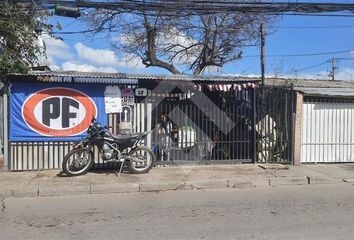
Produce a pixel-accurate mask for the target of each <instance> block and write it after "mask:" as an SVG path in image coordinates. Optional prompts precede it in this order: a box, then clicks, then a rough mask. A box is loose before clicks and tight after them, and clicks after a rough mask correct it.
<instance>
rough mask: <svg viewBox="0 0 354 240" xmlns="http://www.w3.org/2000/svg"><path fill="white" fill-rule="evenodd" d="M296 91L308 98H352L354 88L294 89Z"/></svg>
mask: <svg viewBox="0 0 354 240" xmlns="http://www.w3.org/2000/svg"><path fill="white" fill-rule="evenodd" d="M294 90H296V91H300V92H303V93H304V94H305V95H308V96H328V97H352V96H354V89H353V88H312V87H310V88H309V87H294Z"/></svg>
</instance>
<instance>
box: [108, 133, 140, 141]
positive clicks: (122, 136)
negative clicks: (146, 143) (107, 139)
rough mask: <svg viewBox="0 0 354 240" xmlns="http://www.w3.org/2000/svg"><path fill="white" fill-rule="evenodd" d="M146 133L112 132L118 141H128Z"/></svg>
mask: <svg viewBox="0 0 354 240" xmlns="http://www.w3.org/2000/svg"><path fill="white" fill-rule="evenodd" d="M144 135H145V133H134V134H117V135H116V134H112V137H113V138H114V139H115V140H117V141H126V140H130V139H136V138H142V137H143V136H144Z"/></svg>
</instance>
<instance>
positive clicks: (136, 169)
mask: <svg viewBox="0 0 354 240" xmlns="http://www.w3.org/2000/svg"><path fill="white" fill-rule="evenodd" d="M129 155H130V156H133V157H136V158H139V159H141V160H144V164H139V163H137V162H133V161H130V163H129V165H128V166H129V170H130V172H131V173H134V174H144V173H148V172H149V171H150V169H151V168H152V167H153V166H154V165H155V155H154V153H153V152H152V151H151V150H150V148H148V147H144V146H139V147H137V148H135V149H134V150H132V151H131V152H130V153H129Z"/></svg>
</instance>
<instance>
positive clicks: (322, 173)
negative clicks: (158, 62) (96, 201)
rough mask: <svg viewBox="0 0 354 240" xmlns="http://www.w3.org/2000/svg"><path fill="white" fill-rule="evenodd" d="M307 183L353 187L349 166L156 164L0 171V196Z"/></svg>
mask: <svg viewBox="0 0 354 240" xmlns="http://www.w3.org/2000/svg"><path fill="white" fill-rule="evenodd" d="M308 184H352V185H353V186H354V164H328V165H320V164H318V165H302V166H284V165H280V164H263V165H260V164H257V165H254V164H246V165H207V166H174V167H155V168H153V169H152V170H151V171H150V173H148V174H144V175H134V174H129V173H125V172H122V174H121V175H120V177H118V174H117V173H116V172H115V171H112V170H111V171H109V170H107V171H92V172H89V173H88V174H86V175H83V176H78V177H65V176H62V175H61V173H60V170H48V171H33V172H0V198H7V197H38V196H62V195H79V194H102V193H121V192H147V191H167V190H183V189H210V188H259V187H278V186H289V185H308Z"/></svg>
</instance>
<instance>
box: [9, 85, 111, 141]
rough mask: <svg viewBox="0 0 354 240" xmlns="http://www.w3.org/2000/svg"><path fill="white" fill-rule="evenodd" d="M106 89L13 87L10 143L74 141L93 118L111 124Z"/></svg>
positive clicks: (43, 86)
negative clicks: (106, 102) (106, 111)
mask: <svg viewBox="0 0 354 240" xmlns="http://www.w3.org/2000/svg"><path fill="white" fill-rule="evenodd" d="M104 90H105V86H104V85H92V84H57V83H29V82H28V83H24V82H14V83H12V88H11V96H10V141H73V140H77V139H80V138H82V137H83V136H85V135H86V130H87V128H88V126H89V125H90V122H91V119H92V117H95V118H96V119H97V121H98V122H100V123H101V124H102V125H106V124H107V115H106V113H105V108H104Z"/></svg>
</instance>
